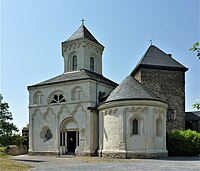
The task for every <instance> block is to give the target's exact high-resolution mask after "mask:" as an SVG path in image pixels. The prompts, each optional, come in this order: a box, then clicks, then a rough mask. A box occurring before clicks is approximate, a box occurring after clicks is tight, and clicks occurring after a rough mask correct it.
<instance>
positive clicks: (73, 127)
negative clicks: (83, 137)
mask: <svg viewBox="0 0 200 171" xmlns="http://www.w3.org/2000/svg"><path fill="white" fill-rule="evenodd" d="M78 130H79V127H78V123H77V121H76V120H75V119H74V118H66V119H64V120H63V121H62V123H61V124H60V154H75V149H76V147H77V146H79V131H78Z"/></svg>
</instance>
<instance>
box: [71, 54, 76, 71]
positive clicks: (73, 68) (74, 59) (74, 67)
mask: <svg viewBox="0 0 200 171" xmlns="http://www.w3.org/2000/svg"><path fill="white" fill-rule="evenodd" d="M72 70H73V71H75V70H77V56H76V55H74V56H73V64H72Z"/></svg>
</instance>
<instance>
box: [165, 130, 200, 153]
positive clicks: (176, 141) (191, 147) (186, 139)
mask: <svg viewBox="0 0 200 171" xmlns="http://www.w3.org/2000/svg"><path fill="white" fill-rule="evenodd" d="M167 150H168V154H169V155H175V156H198V155H200V133H198V132H196V131H191V130H189V129H188V130H173V131H171V132H170V133H169V134H167Z"/></svg>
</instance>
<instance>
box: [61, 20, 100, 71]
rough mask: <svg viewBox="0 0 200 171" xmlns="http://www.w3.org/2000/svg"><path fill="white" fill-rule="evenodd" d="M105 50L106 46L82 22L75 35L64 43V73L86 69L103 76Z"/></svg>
mask: <svg viewBox="0 0 200 171" xmlns="http://www.w3.org/2000/svg"><path fill="white" fill-rule="evenodd" d="M103 50H104V46H103V45H101V44H100V43H99V42H98V41H97V40H96V39H95V37H94V36H93V35H92V34H91V33H90V32H89V30H88V29H87V28H86V27H85V25H84V20H82V24H81V26H80V27H79V28H78V29H77V30H76V31H75V32H74V34H72V36H71V37H70V38H69V39H67V40H66V41H64V42H62V56H63V58H64V73H66V72H73V71H77V70H80V69H85V70H89V71H92V72H96V73H98V74H102V54H103Z"/></svg>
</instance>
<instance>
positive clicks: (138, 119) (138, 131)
mask: <svg viewBox="0 0 200 171" xmlns="http://www.w3.org/2000/svg"><path fill="white" fill-rule="evenodd" d="M128 122H129V124H128V125H129V126H128V130H129V135H130V136H133V135H139V136H140V135H142V134H143V133H144V118H143V117H142V116H141V115H140V114H139V113H134V114H133V115H132V116H131V117H130V118H129V120H128ZM136 123H137V125H134V124H136ZM136 126H137V128H136Z"/></svg>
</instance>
